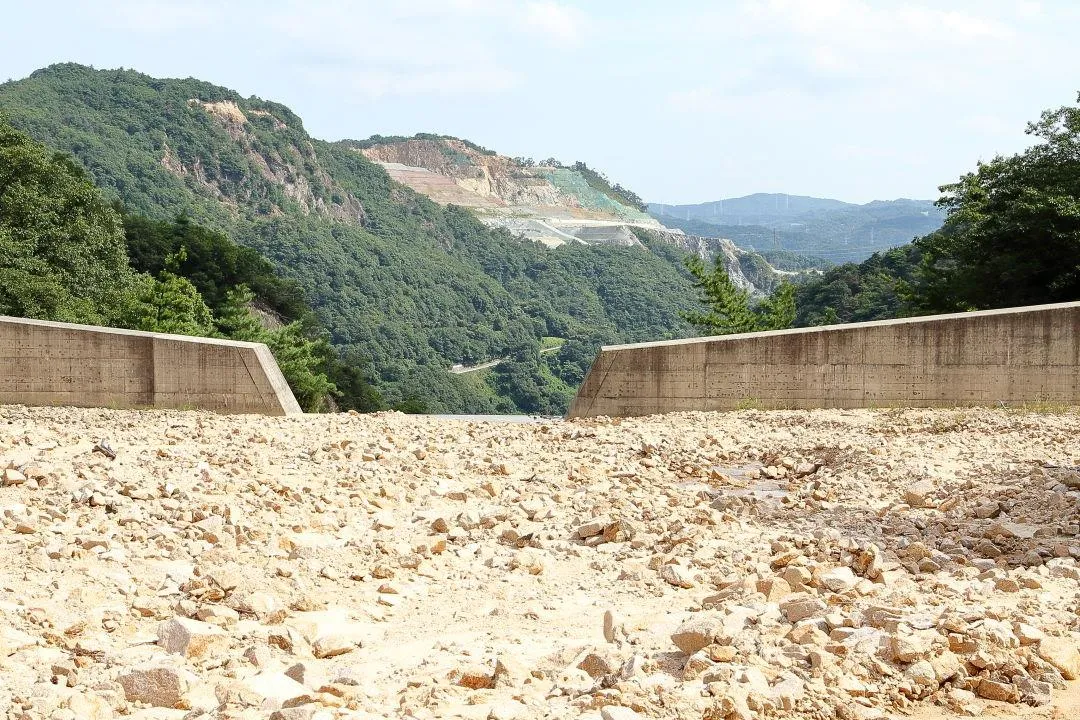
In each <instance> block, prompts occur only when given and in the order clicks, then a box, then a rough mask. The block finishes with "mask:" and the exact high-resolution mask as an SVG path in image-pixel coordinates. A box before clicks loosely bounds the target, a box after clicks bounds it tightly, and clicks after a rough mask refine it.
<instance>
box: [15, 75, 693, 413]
mask: <svg viewBox="0 0 1080 720" xmlns="http://www.w3.org/2000/svg"><path fill="white" fill-rule="evenodd" d="M0 109H2V111H3V112H4V113H5V115H6V116H7V118H8V119H9V120H10V122H11V123H12V124H13V125H14V126H16V127H17V128H19V129H21V130H23V131H25V132H27V133H28V134H29V135H31V136H32V137H34V138H35V139H37V140H38V141H40V142H43V143H45V144H46V145H48V146H50V147H52V148H55V149H57V150H61V151H64V152H67V153H70V154H71V155H72V156H74V158H75V159H76V160H77V161H78V163H81V165H82V166H83V167H84V168H85V169H86V171H87V172H88V173H89V175H90V176H91V178H92V179H93V180H94V181H95V182H96V184H97V185H98V186H99V187H100V188H101V190H102V191H103V192H104V194H105V195H106V197H108V198H110V199H113V200H116V201H119V202H122V203H123V204H124V206H125V207H126V208H127V209H128V210H130V211H133V212H137V213H140V214H143V215H146V216H147V217H149V218H151V219H157V220H170V221H171V220H172V219H173V218H175V217H176V216H178V215H184V216H187V217H189V218H191V220H192V221H194V222H196V223H198V224H200V225H204V226H207V227H209V228H212V229H214V230H218V231H221V232H224V233H225V234H227V235H228V236H229V237H230V238H231V239H233V240H235V241H237V242H239V243H241V244H243V245H246V246H249V247H251V248H254V249H255V250H257V251H258V252H260V253H261V254H262V255H263V256H265V257H266V258H268V259H269V260H270V261H271V262H272V263H273V265H274V266H275V267H276V269H277V270H278V271H279V272H280V273H281V275H282V276H283V277H284V278H286V279H288V280H292V281H295V282H296V283H298V284H299V287H301V288H302V290H303V292H304V293H305V294H306V295H307V297H308V299H309V300H310V301H311V304H312V306H313V307H314V309H315V311H316V313H317V315H318V317H319V318H320V320H321V321H322V323H323V324H325V326H326V327H327V328H328V329H329V331H330V335H331V340H332V342H333V343H334V344H335V346H337V347H338V348H339V349H340V350H341V351H342V352H344V353H345V354H346V356H348V357H350V358H353V359H354V361H359V360H360V359H363V360H366V361H368V362H370V368H371V370H372V371H373V373H374V377H375V378H376V380H377V385H378V387H379V389H380V390H381V391H382V392H383V393H384V396H385V397H386V399H387V401H388V402H390V403H400V402H402V401H405V400H409V401H410V402H411V403H413V406H414V407H418V408H419V407H422V408H424V409H427V410H430V411H440V412H513V411H526V412H560V411H561V410H562V408H563V407H564V406H565V403H566V402H567V400H568V391H567V381H570V380H572V377H573V374H574V373H575V372H576V370H574V368H576V367H578V366H579V365H580V356H581V355H582V354H588V352H591V349H593V348H595V347H596V345H597V344H599V343H600V342H615V341H636V340H645V339H650V340H651V339H660V338H666V337H674V336H680V335H687V334H690V332H691V330H690V328H689V327H688V326H687V325H686V324H685V323H684V322H683V321H682V320H681V319H680V318H679V315H678V313H679V311H680V310H684V309H687V307H688V305H689V304H690V303H692V302H693V291H692V288H691V284H690V279H689V276H688V274H687V273H686V271H685V269H684V268H683V266H682V259H681V256H680V255H679V253H677V252H675V251H674V250H673V249H671V248H670V247H669V246H665V245H663V244H662V243H658V242H646V243H645V244H644V246H643V247H627V248H621V247H599V246H582V245H569V246H564V247H561V248H557V249H554V250H550V249H546V248H544V247H542V246H538V245H535V244H532V243H529V242H525V241H521V240H519V239H516V238H514V237H513V236H511V235H510V234H509V233H507V232H504V231H496V230H490V229H488V228H486V227H485V226H484V225H482V224H481V223H480V222H479V221H478V220H476V218H475V217H474V216H473V215H472V214H471V213H470V212H468V211H465V210H463V209H461V208H455V207H447V208H442V207H440V206H438V205H436V204H435V203H433V202H431V201H430V200H428V199H427V198H425V197H423V196H421V195H418V194H417V193H415V192H413V191H411V190H409V189H408V188H406V187H403V186H401V185H399V184H397V183H395V182H393V181H391V180H390V178H389V177H388V176H387V174H386V173H385V172H384V171H383V170H382V169H381V168H380V167H379V166H378V165H376V164H374V163H371V162H369V161H367V160H366V159H365V158H364V157H362V156H361V155H360V154H359V153H357V152H355V151H354V150H352V149H350V148H349V147H347V146H344V145H342V144H338V143H328V142H324V141H321V140H317V139H314V138H311V137H310V136H308V135H307V133H306V132H305V131H304V128H303V124H302V122H301V120H300V118H299V117H297V116H296V115H295V114H294V113H292V112H291V111H290V110H289V109H288V108H286V107H284V106H282V105H280V104H278V103H274V102H269V101H265V100H261V99H259V98H256V97H251V98H243V97H241V96H239V95H238V94H236V93H234V92H232V91H230V90H228V89H225V88H222V87H218V86H215V85H211V84H209V83H206V82H202V81H199V80H194V79H183V80H162V79H155V78H152V77H149V76H147V75H143V74H141V73H138V72H134V71H131V70H94V69H91V68H87V67H84V66H80V65H73V64H65V65H55V66H51V67H49V68H47V69H44V70H39V71H37V72H35V73H34V74H33V75H31V76H30V77H29V78H27V79H24V80H20V81H15V82H9V83H6V84H4V85H0ZM646 239H647V237H646ZM548 336H550V337H560V338H564V339H567V340H571V341H574V342H568V343H566V345H565V346H564V348H563V349H562V350H560V352H559V353H549V354H546V355H544V356H542V357H541V356H540V355H539V349H540V338H543V337H548ZM583 348H584V349H583ZM500 357H510V358H512V361H511V362H507V363H504V364H503V365H501V366H500V377H499V378H498V381H497V382H495V381H493V382H491V383H488V384H486V385H484V386H480V387H478V386H477V383H475V382H472V381H465V380H462V379H461V378H460V377H458V376H453V375H450V374H449V373H448V372H447V369H448V368H449V367H450V366H451V365H453V364H455V363H463V364H473V363H477V362H482V361H484V360H487V359H491V358H500ZM562 368H571V369H570V370H567V371H566V375H565V377H558V373H559V372H560V371H561V369H562ZM553 372H554V373H555V376H557V378H556V379H557V380H558V381H557V382H550V381H548V378H550V377H552V373H553Z"/></svg>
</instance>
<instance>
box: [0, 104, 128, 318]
mask: <svg viewBox="0 0 1080 720" xmlns="http://www.w3.org/2000/svg"><path fill="white" fill-rule="evenodd" d="M133 281H134V274H133V273H132V272H131V269H130V268H129V266H128V261H127V254H126V252H125V250H124V241H123V235H122V232H121V229H120V218H119V217H118V216H117V214H116V212H115V211H113V209H112V208H111V207H109V205H108V204H107V203H106V202H105V201H104V200H103V199H102V197H101V195H100V194H99V192H98V190H97V188H96V187H94V185H93V183H91V182H90V180H89V179H88V178H87V177H86V174H85V173H84V172H83V171H82V169H81V168H80V167H79V166H78V165H76V164H75V163H74V162H73V161H72V160H71V159H70V158H68V157H67V156H65V155H62V154H60V153H54V152H53V151H51V150H49V149H48V148H46V147H45V146H43V145H41V144H40V143H38V142H35V141H34V140H31V139H30V137H28V136H27V135H25V134H23V133H21V132H19V131H17V130H15V129H14V128H12V127H11V126H10V125H8V124H7V123H6V122H5V121H4V120H3V119H2V118H0V314H5V315H19V316H23V317H34V318H39V319H44V320H63V321H68V322H82V323H91V324H108V323H110V322H114V321H115V320H116V318H117V315H118V314H120V313H121V312H122V311H123V308H124V307H125V301H126V296H127V294H128V293H130V292H131V290H132V285H133Z"/></svg>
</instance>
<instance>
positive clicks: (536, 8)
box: [524, 2, 585, 47]
mask: <svg viewBox="0 0 1080 720" xmlns="http://www.w3.org/2000/svg"><path fill="white" fill-rule="evenodd" d="M524 21H525V24H526V25H527V26H528V27H530V28H533V29H536V30H539V31H541V32H542V33H545V34H546V35H547V36H548V37H550V38H551V39H552V40H553V41H554V42H555V43H557V44H559V45H564V46H571V47H572V46H577V45H580V44H581V43H582V41H583V40H584V35H585V33H584V29H585V14H584V13H583V12H581V11H580V10H578V9H577V8H574V7H570V6H568V5H560V4H559V3H556V2H530V3H528V4H527V5H526V6H525V17H524Z"/></svg>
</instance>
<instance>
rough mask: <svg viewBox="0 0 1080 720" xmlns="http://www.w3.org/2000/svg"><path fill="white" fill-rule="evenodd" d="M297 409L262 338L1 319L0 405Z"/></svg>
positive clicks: (279, 412) (275, 411) (284, 412)
mask: <svg viewBox="0 0 1080 720" xmlns="http://www.w3.org/2000/svg"><path fill="white" fill-rule="evenodd" d="M5 403H18V404H24V405H75V406H83V407H116V408H138V407H157V408H200V409H205V410H215V411H220V412H235V413H264V414H267V415H291V414H295V413H299V412H300V406H299V405H298V404H297V403H296V398H294V397H293V394H292V390H290V389H289V386H288V384H287V383H286V382H285V378H284V377H283V376H282V374H281V370H280V369H279V368H278V366H277V362H275V360H274V357H273V356H272V355H271V354H270V351H269V350H268V349H267V347H266V346H265V345H263V344H262V343H247V342H236V341H232V340H214V339H210V338H198V337H186V336H183V335H162V334H159V333H146V332H136V331H134V330H117V329H114V328H105V327H96V326H91V325H72V324H69V323H57V322H45V321H41V320H27V319H24V318H12V317H4V316H0V404H5Z"/></svg>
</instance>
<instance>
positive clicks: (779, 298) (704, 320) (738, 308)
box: [680, 255, 795, 335]
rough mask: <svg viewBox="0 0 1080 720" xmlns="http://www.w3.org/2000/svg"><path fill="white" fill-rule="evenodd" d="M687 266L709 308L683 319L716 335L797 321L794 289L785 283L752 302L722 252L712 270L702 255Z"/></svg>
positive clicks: (755, 330) (759, 329) (779, 326)
mask: <svg viewBox="0 0 1080 720" xmlns="http://www.w3.org/2000/svg"><path fill="white" fill-rule="evenodd" d="M686 267H687V269H688V270H689V271H690V274H691V275H693V277H694V287H696V288H697V289H698V290H699V291H700V293H701V296H700V302H701V303H702V304H703V305H705V306H706V307H707V308H708V310H706V311H705V312H700V311H689V312H683V313H680V315H681V316H682V317H683V319H684V320H686V321H687V322H689V323H690V324H692V325H696V326H697V327H698V328H699V329H701V330H703V331H705V332H709V333H713V334H716V335H732V334H735V333H747V332H759V331H762V330H782V329H784V328H789V327H791V325H792V323H793V322H795V288H794V286H793V285H791V284H790V283H786V282H785V283H782V284H781V285H780V286H779V287H778V288H777V289H776V290H775V291H774V292H773V294H772V295H770V296H769V297H767V298H766V299H764V300H763V301H761V302H760V303H758V304H757V305H756V306H751V304H750V293H748V292H747V291H746V290H741V289H739V288H737V287H736V286H735V283H733V282H732V281H731V278H730V277H728V273H727V268H726V267H724V257H723V255H717V256H716V261H715V263H714V265H713V268H712V269H711V270H707V269H706V268H705V263H704V262H703V261H702V260H701V258H699V257H691V258H689V259H688V260H687V261H686Z"/></svg>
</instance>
